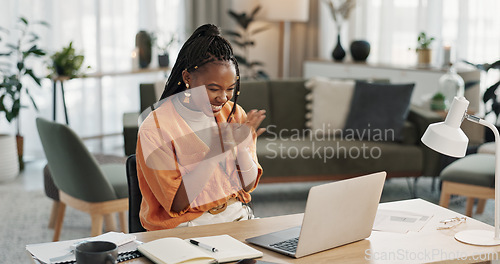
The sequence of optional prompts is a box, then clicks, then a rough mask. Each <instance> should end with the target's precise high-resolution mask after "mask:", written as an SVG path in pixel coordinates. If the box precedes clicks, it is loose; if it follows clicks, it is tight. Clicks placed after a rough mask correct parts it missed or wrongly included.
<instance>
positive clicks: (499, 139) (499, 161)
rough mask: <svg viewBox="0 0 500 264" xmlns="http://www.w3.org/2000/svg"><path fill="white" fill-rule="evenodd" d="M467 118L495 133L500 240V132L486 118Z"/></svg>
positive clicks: (497, 234) (498, 231)
mask: <svg viewBox="0 0 500 264" xmlns="http://www.w3.org/2000/svg"><path fill="white" fill-rule="evenodd" d="M464 117H465V118H466V119H467V120H469V121H471V122H473V123H476V124H481V125H483V126H486V127H488V128H489V129H491V131H493V134H494V135H495V150H496V151H495V240H500V216H499V213H500V134H499V133H498V129H497V127H496V126H495V125H493V124H492V123H490V122H487V121H486V120H484V119H482V118H480V117H477V116H473V115H469V114H467V113H466V114H465V116H464Z"/></svg>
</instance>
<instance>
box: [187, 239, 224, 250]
mask: <svg viewBox="0 0 500 264" xmlns="http://www.w3.org/2000/svg"><path fill="white" fill-rule="evenodd" d="M189 243H191V244H193V245H196V246H199V247H201V248H204V249H206V250H210V251H212V252H217V251H219V250H217V249H216V248H214V247H212V246H209V245H207V244H203V243H201V242H198V241H196V240H193V239H189Z"/></svg>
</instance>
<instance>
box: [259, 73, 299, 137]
mask: <svg viewBox="0 0 500 264" xmlns="http://www.w3.org/2000/svg"><path fill="white" fill-rule="evenodd" d="M304 84H305V80H304V79H287V80H276V81H269V88H270V91H271V97H270V99H271V111H272V116H273V118H272V120H271V121H272V124H271V125H273V127H270V130H274V131H278V132H279V133H280V134H282V135H287V134H290V133H294V132H293V131H292V130H300V131H304V130H305V128H306V106H305V105H306V104H305V101H306V99H305V98H306V94H307V92H308V91H307V89H306V88H305V85H304Z"/></svg>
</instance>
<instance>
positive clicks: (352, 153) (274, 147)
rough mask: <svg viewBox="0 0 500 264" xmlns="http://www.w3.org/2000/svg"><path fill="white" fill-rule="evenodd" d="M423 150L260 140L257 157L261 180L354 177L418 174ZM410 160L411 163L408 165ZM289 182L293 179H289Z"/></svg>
mask: <svg viewBox="0 0 500 264" xmlns="http://www.w3.org/2000/svg"><path fill="white" fill-rule="evenodd" d="M422 153H423V151H422V148H421V147H419V146H418V145H404V144H400V143H396V142H373V141H359V140H356V141H349V140H340V139H338V140H315V139H312V140H311V138H309V137H306V138H302V139H300V140H292V139H291V138H274V137H268V138H259V140H257V156H258V159H259V163H260V165H261V166H262V168H264V174H263V176H262V177H263V179H268V178H269V177H293V176H308V175H323V176H326V175H344V176H349V175H350V176H354V175H362V174H367V173H373V172H378V171H389V172H390V173H392V174H393V175H398V174H401V175H404V174H412V173H413V174H414V175H420V172H421V171H422V166H423V154H422ZM410 161H411V162H410ZM290 180H292V178H290Z"/></svg>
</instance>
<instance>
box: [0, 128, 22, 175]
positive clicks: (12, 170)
mask: <svg viewBox="0 0 500 264" xmlns="http://www.w3.org/2000/svg"><path fill="white" fill-rule="evenodd" d="M18 174H19V160H18V156H17V143H16V137H15V136H11V135H0V182H2V181H8V180H12V179H14V178H15V177H16V176H17V175H18Z"/></svg>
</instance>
